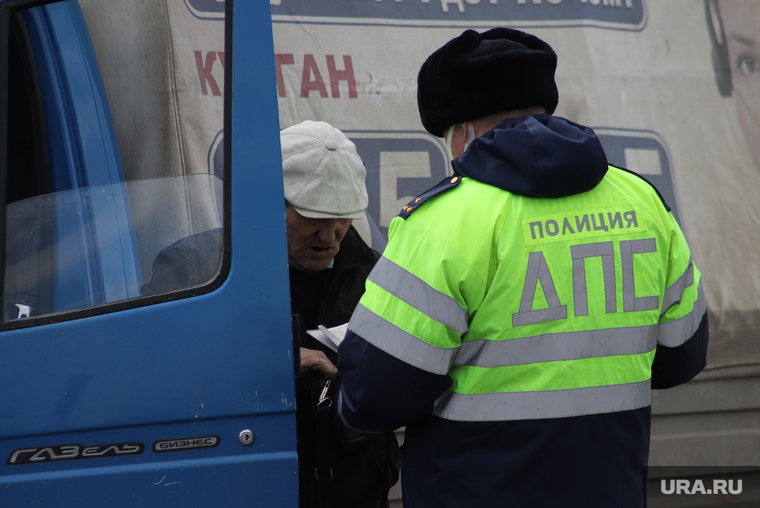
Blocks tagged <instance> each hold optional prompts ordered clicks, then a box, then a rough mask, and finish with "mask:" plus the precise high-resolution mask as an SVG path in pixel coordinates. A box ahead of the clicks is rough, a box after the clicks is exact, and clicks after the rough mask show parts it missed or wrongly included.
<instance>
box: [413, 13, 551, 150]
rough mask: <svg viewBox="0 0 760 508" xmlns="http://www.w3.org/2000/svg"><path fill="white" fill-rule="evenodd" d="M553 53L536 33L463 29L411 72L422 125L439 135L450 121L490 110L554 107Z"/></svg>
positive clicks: (548, 111)
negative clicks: (415, 81) (419, 67)
mask: <svg viewBox="0 0 760 508" xmlns="http://www.w3.org/2000/svg"><path fill="white" fill-rule="evenodd" d="M556 68H557V54H556V53H555V52H554V50H553V49H552V48H551V46H549V45H548V44H547V43H545V42H544V41H542V40H541V39H539V38H538V37H536V36H533V35H530V34H527V33H525V32H521V31H519V30H513V29H511V28H494V29H492V30H489V31H487V32H484V33H482V34H481V33H478V32H476V31H474V30H467V31H465V32H464V33H462V35H460V36H459V37H457V38H455V39H452V40H450V41H449V42H447V43H446V44H445V45H444V46H443V47H441V48H440V49H439V50H437V51H436V52H434V53H433V54H432V55H430V56H429V57H428V59H427V60H426V61H425V63H424V64H422V68H421V69H420V73H419V75H418V77H417V105H418V106H419V110H420V117H421V118H422V125H424V126H425V129H427V131H428V132H430V133H431V134H433V135H434V136H438V137H442V136H443V134H444V132H445V131H446V129H448V128H449V127H451V126H452V125H455V124H458V123H462V122H466V121H468V120H475V119H477V118H481V117H484V116H488V115H491V114H494V113H501V112H503V111H514V110H518V109H523V108H528V107H533V106H543V107H544V108H546V112H547V113H548V114H551V113H554V110H555V109H557V102H558V101H559V94H558V92H557V85H556V83H555V82H554V71H555V69H556Z"/></svg>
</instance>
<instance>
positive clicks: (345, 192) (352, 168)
mask: <svg viewBox="0 0 760 508" xmlns="http://www.w3.org/2000/svg"><path fill="white" fill-rule="evenodd" d="M280 144H281V146H282V172H283V181H284V184H285V199H286V200H287V201H288V203H290V204H291V205H293V207H294V208H295V209H296V211H297V212H298V213H299V214H301V215H303V216H304V217H310V218H313V219H334V218H338V219H362V218H364V210H365V209H366V208H367V203H368V200H367V187H366V185H365V183H364V179H365V177H366V176H367V171H366V169H364V164H363V163H362V160H361V158H360V157H359V154H358V153H356V146H355V145H354V144H353V143H352V142H351V141H350V140H349V139H348V138H347V137H346V136H345V134H343V133H342V132H341V131H339V130H338V129H336V128H335V127H333V126H332V125H330V124H328V123H326V122H313V121H311V120H307V121H305V122H302V123H299V124H298V125H294V126H292V127H288V128H287V129H284V130H282V131H280Z"/></svg>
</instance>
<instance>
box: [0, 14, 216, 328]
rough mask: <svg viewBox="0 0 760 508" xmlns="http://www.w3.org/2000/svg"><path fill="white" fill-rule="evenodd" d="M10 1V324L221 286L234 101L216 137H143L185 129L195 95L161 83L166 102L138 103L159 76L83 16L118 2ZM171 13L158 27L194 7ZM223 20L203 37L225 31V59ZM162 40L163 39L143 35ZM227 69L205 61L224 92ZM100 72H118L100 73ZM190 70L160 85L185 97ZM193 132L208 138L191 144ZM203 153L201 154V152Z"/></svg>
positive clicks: (1, 69) (6, 175)
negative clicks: (227, 146)
mask: <svg viewBox="0 0 760 508" xmlns="http://www.w3.org/2000/svg"><path fill="white" fill-rule="evenodd" d="M11 3H12V4H13V5H12V6H11V7H7V4H4V3H0V28H2V30H0V37H2V38H3V39H4V40H3V41H2V43H0V50H2V53H1V54H0V59H2V62H0V81H2V83H0V89H3V90H6V91H7V92H6V93H5V94H3V93H2V91H0V115H2V117H0V142H2V143H3V144H4V145H5V146H4V147H3V149H4V150H3V149H0V169H1V171H0V178H2V179H3V180H4V181H5V189H6V190H5V196H4V199H5V205H4V208H3V210H2V214H3V215H4V217H2V216H0V221H1V222H2V224H4V230H3V228H2V227H1V226H0V232H2V234H0V238H4V240H5V244H4V247H3V248H2V252H1V253H0V254H1V255H0V258H2V259H3V264H4V267H5V268H4V271H3V274H0V275H2V277H3V281H2V285H3V287H4V291H3V293H2V297H3V304H2V307H3V319H2V321H3V324H2V327H3V328H16V327H23V326H31V325H34V324H41V323H45V322H50V321H55V320H65V319H72V318H75V317H81V316H83V315H89V314H95V313H101V312H109V311H113V310H118V309H122V308H125V307H130V306H140V305H148V304H153V303H158V302H160V301H162V300H166V299H167V298H171V299H176V298H178V297H184V296H192V295H195V294H199V293H202V292H206V291H209V290H211V289H213V288H214V287H216V286H217V285H218V284H219V283H220V274H222V273H223V272H224V269H223V268H224V266H225V259H226V258H225V256H224V253H225V252H227V253H228V252H229V249H225V248H224V246H225V245H229V239H226V240H225V237H226V235H225V230H224V210H225V207H224V195H225V193H226V192H227V191H226V190H225V186H224V183H223V175H224V171H223V167H224V161H223V156H222V155H223V148H222V147H223V142H222V141H221V140H222V139H223V136H222V132H223V130H222V128H223V113H222V112H223V107H224V102H223V101H224V97H223V96H222V97H218V98H215V99H217V100H216V102H214V103H212V104H211V109H214V108H216V110H214V111H212V112H211V114H210V115H209V120H208V122H206V123H208V127H207V126H204V128H206V130H209V129H211V130H212V132H211V133H210V134H207V135H206V137H205V138H204V137H202V136H196V137H195V138H190V137H187V136H182V135H178V136H173V137H172V136H168V137H164V138H162V139H160V140H159V141H158V142H156V141H155V140H154V141H146V138H149V137H150V136H151V135H152V134H155V133H165V132H171V131H172V130H174V131H182V129H183V128H187V127H186V126H183V125H180V124H179V122H180V120H179V118H180V117H181V115H180V112H182V109H183V108H185V109H186V108H188V107H189V106H190V105H191V104H189V102H190V101H191V99H192V96H190V97H189V98H188V96H184V97H181V99H177V97H176V96H177V94H176V93H175V94H172V93H163V91H161V93H157V94H156V96H157V97H159V99H160V100H159V101H158V102H155V101H154V102H151V104H150V106H148V107H146V106H145V105H144V104H141V105H140V106H139V107H138V106H137V104H138V103H140V101H141V100H142V99H144V98H145V97H144V94H143V90H141V89H140V88H139V87H140V81H141V79H143V77H144V75H145V73H146V72H148V71H143V72H141V71H140V70H139V69H136V68H134V65H135V64H134V60H135V58H134V55H132V54H130V52H129V50H124V51H114V50H113V48H108V47H103V45H104V44H106V42H103V41H108V40H110V39H114V41H113V44H114V46H115V47H118V46H119V44H126V43H125V42H123V41H121V40H116V39H118V38H119V37H120V36H121V34H120V33H119V32H118V30H116V29H114V31H112V33H110V34H104V33H103V28H102V27H100V26H99V27H98V28H94V29H93V30H94V31H92V34H93V40H94V41H95V42H96V43H98V44H101V43H102V44H101V45H100V46H93V42H92V41H91V39H90V31H88V27H87V22H86V21H85V20H87V21H90V22H91V23H92V22H93V20H98V19H102V18H100V16H101V15H102V14H103V11H104V9H107V8H108V7H107V6H105V5H104V4H108V2H100V1H95V0H82V1H81V7H80V3H79V2H77V1H75V0H67V1H61V2H53V3H50V4H47V5H42V6H40V5H39V4H40V2H39V1H38V0H33V1H32V2H26V4H28V5H29V8H28V9H25V8H24V2H23V0H16V1H14V2H11ZM149 4H150V3H149ZM156 4H158V3H156ZM178 5H180V6H182V3H181V2H179V3H178ZM185 8H186V7H185ZM87 9H89V10H87ZM174 9H175V11H171V9H169V10H167V11H165V12H164V15H165V16H166V17H167V19H166V20H161V22H159V23H157V24H156V25H155V26H163V25H168V24H169V23H170V22H171V23H179V21H177V20H178V19H179V18H181V16H182V15H183V13H182V12H179V13H178V11H177V10H176V9H177V7H174ZM83 11H85V12H84V13H83ZM145 15H146V16H147V17H151V16H153V13H145ZM189 15H191V16H192V14H191V13H189ZM216 23H217V24H216V25H209V30H210V32H211V33H212V35H211V36H209V34H203V37H205V39H204V40H208V39H209V37H211V38H212V40H213V37H214V36H215V35H218V36H219V37H220V44H221V48H219V49H220V51H218V52H216V53H215V58H216V59H223V58H224V44H225V42H224V22H219V21H218V20H217V21H216ZM189 32H190V33H192V31H189ZM96 36H100V37H101V39H102V40H96ZM152 36H155V37H159V38H161V37H164V36H165V35H164V34H148V35H146V36H145V37H148V38H150V37H152ZM128 42H130V43H133V42H134V40H130V41H128ZM164 46H166V45H164ZM163 50H164V51H165V53H162V54H161V55H160V56H159V57H158V59H157V60H156V61H152V62H140V63H141V64H145V65H147V66H148V67H150V66H152V68H157V67H161V66H162V64H163V63H164V62H173V61H174V60H176V58H177V55H176V54H174V53H173V52H174V51H175V49H174V48H172V47H168V48H166V47H164V48H163ZM157 53H160V52H158V51H157ZM96 55H97V56H96ZM189 56H190V58H193V57H194V55H193V54H192V53H190V55H189ZM98 59H100V60H101V61H102V62H103V63H102V64H101V65H100V66H99V65H98ZM138 60H139V59H138ZM209 61H210V60H209ZM223 63H224V62H223V61H222V63H221V64H220V69H221V71H217V76H216V78H214V76H213V75H212V74H211V68H210V67H209V66H208V65H207V66H206V67H205V68H204V71H205V72H206V76H205V79H206V80H208V79H215V80H218V82H219V83H221V84H222V86H219V87H218V88H219V90H220V92H219V93H220V95H223V94H222V91H223V90H224V86H223V83H224V75H225V74H224V73H225V72H229V71H230V69H229V66H227V69H223ZM101 68H102V69H106V70H107V71H108V72H112V73H114V72H117V73H119V74H118V75H116V76H114V75H104V76H102V77H101V74H100V69H101ZM125 69H126V72H123V71H124V70H125ZM220 72H221V73H220ZM186 74H187V73H184V74H182V73H180V72H178V71H177V70H176V68H174V67H172V68H170V70H169V72H168V73H167V74H166V75H165V76H164V77H165V78H166V79H165V80H164V82H161V83H158V82H157V81H155V80H154V81H153V82H152V84H151V86H152V87H154V88H155V87H156V86H158V87H162V86H163V87H165V89H166V91H167V92H172V91H176V89H177V88H179V87H181V86H182V83H178V82H179V81H181V79H183V77H182V76H184V75H186ZM178 76H180V77H178ZM130 80H132V82H129V81H130ZM124 81H127V82H128V83H126V84H125V83H124ZM197 88H198V90H200V89H201V87H200V86H198V87H197ZM161 90H164V89H163V88H162V89H161ZM106 92H108V93H109V94H111V95H110V96H109V97H108V99H107V98H106ZM145 93H148V92H145ZM153 93H155V91H154V92H153ZM114 94H115V95H114ZM167 98H168V99H167ZM161 101H163V102H161ZM130 104H133V105H135V106H134V107H133V108H130V107H129V105H130ZM111 105H114V106H111ZM125 105H126V106H125ZM140 108H142V110H141V111H140V112H137V113H136V110H138V109H140ZM150 108H156V109H160V111H155V112H151V111H150ZM153 113H155V114H153ZM3 121H4V124H5V126H6V127H5V128H3V126H2V124H3ZM216 122H218V125H215V124H216ZM187 130H190V129H189V128H187ZM206 139H208V141H206ZM194 140H197V141H198V143H199V144H201V143H204V142H207V144H208V146H205V147H201V149H198V148H197V147H196V148H195V150H193V149H191V148H190V147H188V146H183V144H184V145H189V144H190V141H194ZM201 152H202V153H203V157H197V156H195V157H194V155H193V154H195V153H201ZM3 153H4V154H5V155H4V156H3ZM122 154H127V156H125V157H122ZM3 159H4V160H3ZM199 159H201V160H199ZM227 180H228V181H229V179H227ZM177 292H179V293H177ZM169 293H172V294H171V296H168V294H169ZM37 318H40V319H37Z"/></svg>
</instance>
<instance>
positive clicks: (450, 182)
mask: <svg viewBox="0 0 760 508" xmlns="http://www.w3.org/2000/svg"><path fill="white" fill-rule="evenodd" d="M461 181H462V177H461V176H459V175H454V176H447V177H446V178H444V179H443V180H441V181H440V182H439V183H438V184H437V185H436V186H435V187H431V188H430V189H428V190H426V191H425V192H423V193H422V194H420V195H419V196H417V197H416V198H414V199H413V200H411V201H410V202H409V204H407V205H406V206H405V207H404V208H402V209H401V211H400V212H399V214H398V217H401V218H402V219H404V220H406V219H407V218H408V217H409V215H411V213H412V212H413V211H415V210H416V209H417V208H419V206H420V205H421V204H422V203H424V202H425V201H427V200H428V199H430V198H432V197H433V196H437V195H438V194H440V193H442V192H445V191H447V190H449V189H453V188H454V187H456V186H457V185H459V183H460V182H461Z"/></svg>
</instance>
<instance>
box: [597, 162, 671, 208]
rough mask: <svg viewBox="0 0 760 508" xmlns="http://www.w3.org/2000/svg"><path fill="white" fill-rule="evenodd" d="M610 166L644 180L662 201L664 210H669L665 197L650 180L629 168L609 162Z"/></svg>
mask: <svg viewBox="0 0 760 508" xmlns="http://www.w3.org/2000/svg"><path fill="white" fill-rule="evenodd" d="M610 166H612V167H613V168H615V169H619V170H620V171H625V172H626V173H629V174H631V175H633V176H637V177H639V178H641V179H642V180H644V181H645V182H646V183H648V184H649V186H650V187H651V188H652V189H654V191H655V192H656V193H657V196H659V198H660V201H662V204H663V206H664V207H665V210H667V211H668V212H670V211H671V210H670V206H668V204H667V203H666V202H665V198H663V197H662V194H660V191H659V189H658V188H657V187H655V186H654V184H653V183H652V182H650V181H649V180H647V179H646V178H644V177H643V176H641V175H640V174H638V173H637V172H635V171H631V170H630V169H625V168H621V167H620V166H615V165H614V164H610Z"/></svg>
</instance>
